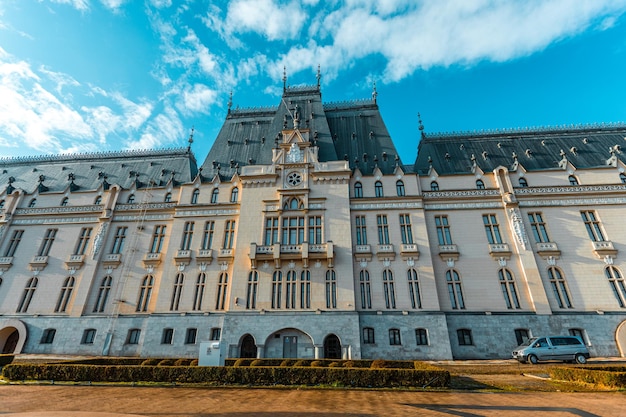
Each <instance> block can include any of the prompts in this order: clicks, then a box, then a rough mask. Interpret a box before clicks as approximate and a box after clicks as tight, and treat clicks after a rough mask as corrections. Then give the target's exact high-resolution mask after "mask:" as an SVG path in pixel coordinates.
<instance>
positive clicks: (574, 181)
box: [567, 175, 578, 185]
mask: <svg viewBox="0 0 626 417" xmlns="http://www.w3.org/2000/svg"><path fill="white" fill-rule="evenodd" d="M567 180H568V181H569V185H578V178H576V177H575V176H573V175H570V176H569V177H567Z"/></svg>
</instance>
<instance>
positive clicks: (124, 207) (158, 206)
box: [115, 203, 177, 211]
mask: <svg viewBox="0 0 626 417" xmlns="http://www.w3.org/2000/svg"><path fill="white" fill-rule="evenodd" d="M176 206H177V203H137V204H116V205H115V210H116V211H131V210H162V209H173V208H176Z"/></svg>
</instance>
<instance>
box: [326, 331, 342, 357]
mask: <svg viewBox="0 0 626 417" xmlns="http://www.w3.org/2000/svg"><path fill="white" fill-rule="evenodd" d="M324 358H325V359H341V342H340V341H339V338H338V337H337V336H336V335H334V334H329V335H328V336H326V338H325V339H324Z"/></svg>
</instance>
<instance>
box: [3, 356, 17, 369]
mask: <svg viewBox="0 0 626 417" xmlns="http://www.w3.org/2000/svg"><path fill="white" fill-rule="evenodd" d="M13 359H15V355H13V354H11V353H9V354H6V353H5V354H0V368H1V367H3V366H4V365H8V364H10V363H11V362H13Z"/></svg>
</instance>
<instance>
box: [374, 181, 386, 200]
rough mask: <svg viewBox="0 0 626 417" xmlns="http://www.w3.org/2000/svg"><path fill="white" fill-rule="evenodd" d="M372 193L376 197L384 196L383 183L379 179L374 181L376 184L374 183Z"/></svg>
mask: <svg viewBox="0 0 626 417" xmlns="http://www.w3.org/2000/svg"><path fill="white" fill-rule="evenodd" d="M374 195H376V197H384V196H385V195H384V193H383V183H382V182H380V181H376V184H374Z"/></svg>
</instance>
